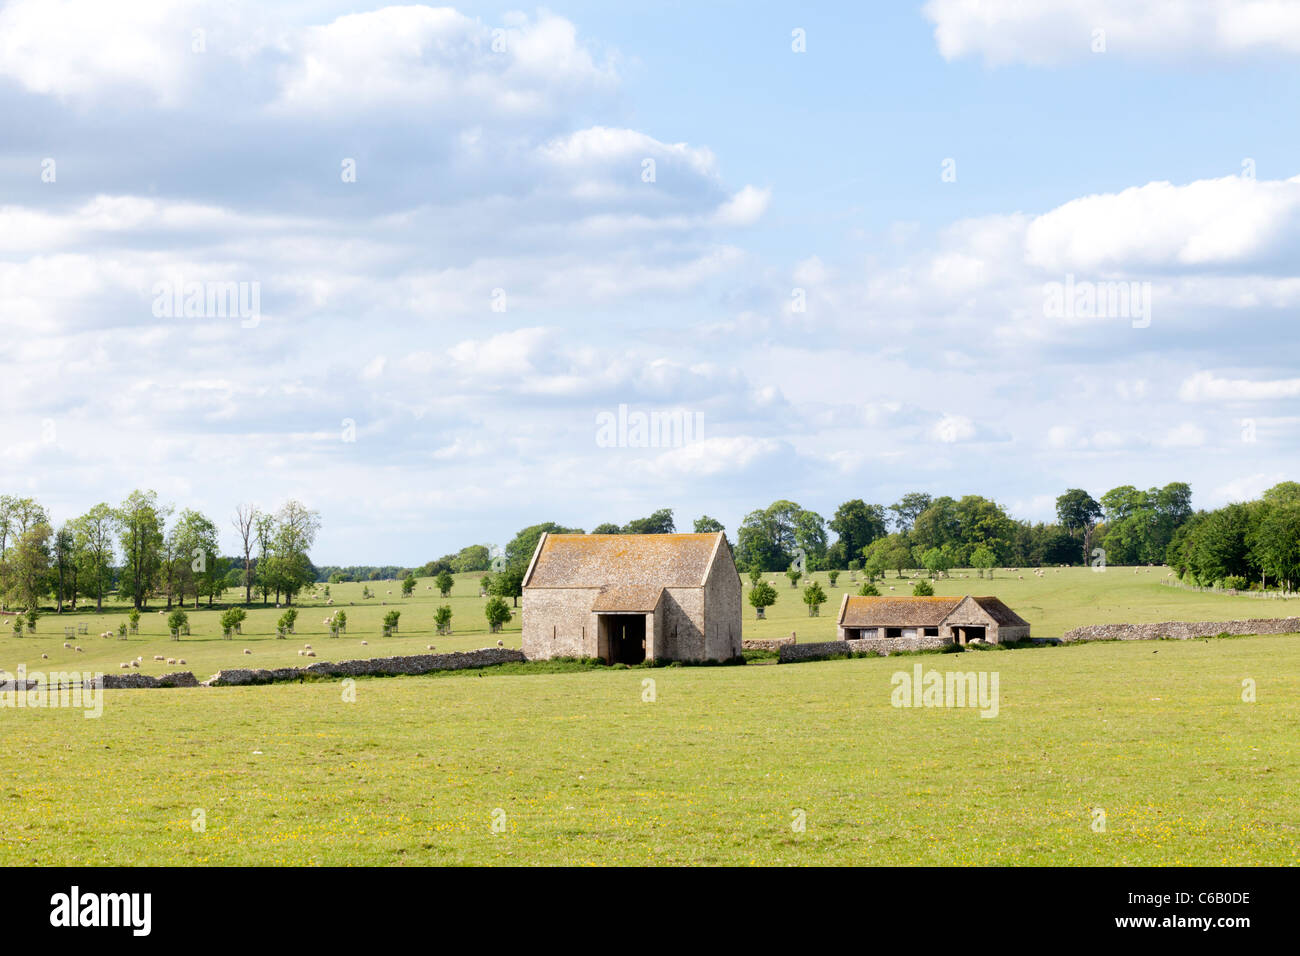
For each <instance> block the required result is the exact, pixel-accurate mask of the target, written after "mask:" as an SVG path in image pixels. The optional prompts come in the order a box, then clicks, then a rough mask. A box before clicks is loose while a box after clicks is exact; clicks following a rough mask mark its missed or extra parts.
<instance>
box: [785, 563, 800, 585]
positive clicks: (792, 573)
mask: <svg viewBox="0 0 1300 956" xmlns="http://www.w3.org/2000/svg"><path fill="white" fill-rule="evenodd" d="M785 576H786V577H787V578H789V579H790V587H792V588H797V587H798V586H799V579H800V578H801V577H803V572H802V571H800V570H799V569H798V568H796V567H795V566H794V565H793V564H792V565H790V567H789V568H787V569H786V572H785Z"/></svg>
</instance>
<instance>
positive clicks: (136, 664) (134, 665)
mask: <svg viewBox="0 0 1300 956" xmlns="http://www.w3.org/2000/svg"><path fill="white" fill-rule="evenodd" d="M131 666H132V667H139V666H140V662H139V661H132V662H131Z"/></svg>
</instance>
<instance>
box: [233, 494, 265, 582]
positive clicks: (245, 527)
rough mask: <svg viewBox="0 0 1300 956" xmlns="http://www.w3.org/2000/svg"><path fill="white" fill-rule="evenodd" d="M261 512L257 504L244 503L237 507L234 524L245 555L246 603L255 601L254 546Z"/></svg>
mask: <svg viewBox="0 0 1300 956" xmlns="http://www.w3.org/2000/svg"><path fill="white" fill-rule="evenodd" d="M260 517H261V512H260V511H258V510H257V508H256V506H254V505H249V504H244V505H240V506H239V507H238V508H236V509H235V517H234V525H235V531H236V532H238V534H239V544H240V547H241V548H242V549H243V555H244V568H243V579H244V603H245V604H252V603H253V580H254V575H253V547H254V546H255V545H256V544H257V523H258V519H259V518H260Z"/></svg>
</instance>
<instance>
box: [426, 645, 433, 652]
mask: <svg viewBox="0 0 1300 956" xmlns="http://www.w3.org/2000/svg"><path fill="white" fill-rule="evenodd" d="M424 649H425V650H426V651H431V650H433V645H432V644H425V645H424Z"/></svg>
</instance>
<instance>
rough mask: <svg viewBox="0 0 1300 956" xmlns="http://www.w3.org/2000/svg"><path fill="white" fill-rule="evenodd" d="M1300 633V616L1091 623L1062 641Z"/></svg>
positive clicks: (1189, 638) (1074, 631)
mask: <svg viewBox="0 0 1300 956" xmlns="http://www.w3.org/2000/svg"><path fill="white" fill-rule="evenodd" d="M1295 633H1300V617H1270V618H1256V619H1253V620H1248V621H1162V622H1160V623H1158V624H1090V625H1088V626H1087V627H1076V628H1073V629H1072V630H1069V631H1066V632H1065V634H1064V636H1063V637H1062V638H1061V640H1062V641H1063V642H1065V643H1067V644H1070V643H1074V642H1075V641H1158V640H1161V639H1162V638H1170V639H1172V640H1176V641H1188V640H1192V639H1193V638H1197V637H1216V636H1218V635H1219V634H1242V635H1244V634H1295Z"/></svg>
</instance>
